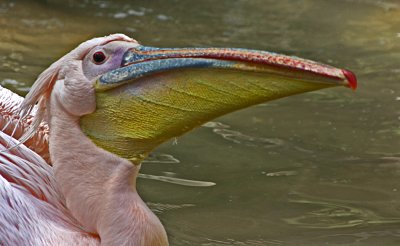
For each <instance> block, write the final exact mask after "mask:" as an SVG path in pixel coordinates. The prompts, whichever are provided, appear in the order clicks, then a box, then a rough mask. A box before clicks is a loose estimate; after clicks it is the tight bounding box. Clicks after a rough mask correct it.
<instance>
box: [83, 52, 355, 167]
mask: <svg viewBox="0 0 400 246" xmlns="http://www.w3.org/2000/svg"><path fill="white" fill-rule="evenodd" d="M333 86H346V87H350V88H352V89H355V88H356V86H357V80H356V77H355V75H354V74H353V73H352V72H350V71H348V70H344V69H338V68H334V67H331V66H328V65H324V64H320V63H317V62H313V61H310V60H305V59H301V58H298V57H289V56H285V55H279V54H275V53H270V52H265V51H256V50H247V49H231V48H183V49H167V48H161V49H160V48H153V47H145V46H137V47H134V48H131V49H130V50H128V51H127V52H126V53H125V55H124V58H123V61H122V66H121V68H119V69H116V70H113V71H111V72H108V73H106V74H104V75H103V76H101V77H100V78H99V79H98V80H97V82H96V85H95V88H96V100H97V108H96V111H95V112H94V113H92V114H89V115H86V116H84V117H83V118H82V119H81V127H82V129H83V131H84V132H85V134H86V135H87V136H88V137H89V138H91V139H92V141H93V142H94V143H96V144H97V145H98V146H100V147H102V148H104V149H106V150H108V151H110V152H113V153H115V154H118V155H120V156H122V157H124V158H128V159H130V160H132V162H133V163H139V162H140V161H141V160H142V159H143V158H144V157H145V156H146V155H147V154H148V153H149V152H150V151H151V150H153V149H154V148H155V147H157V146H158V145H159V144H161V143H163V142H165V141H167V140H168V139H170V138H173V137H177V136H180V135H182V134H183V133H185V132H187V131H189V130H191V129H193V128H195V127H198V126H200V125H202V124H203V123H205V122H207V121H209V120H212V119H214V118H216V117H218V116H221V115H224V114H227V113H229V112H232V111H235V110H238V109H242V108H246V107H249V106H251V105H255V104H259V103H263V102H266V101H269V100H273V99H278V98H282V97H285V96H289V95H294V94H299V93H303V92H307V91H313V90H319V89H323V88H327V87H333Z"/></svg>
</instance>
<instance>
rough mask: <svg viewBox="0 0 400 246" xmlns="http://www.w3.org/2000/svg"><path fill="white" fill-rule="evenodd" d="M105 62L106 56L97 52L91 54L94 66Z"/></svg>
mask: <svg viewBox="0 0 400 246" xmlns="http://www.w3.org/2000/svg"><path fill="white" fill-rule="evenodd" d="M105 60H106V55H105V54H104V53H103V52H101V51H97V52H95V53H94V54H93V61H94V63H96V64H98V65H99V64H102V63H103V62H104V61H105Z"/></svg>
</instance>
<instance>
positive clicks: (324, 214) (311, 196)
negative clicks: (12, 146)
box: [0, 0, 400, 246]
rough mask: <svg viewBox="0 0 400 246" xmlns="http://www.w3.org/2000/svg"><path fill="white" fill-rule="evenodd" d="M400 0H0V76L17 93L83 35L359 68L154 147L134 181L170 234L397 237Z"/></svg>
mask: <svg viewBox="0 0 400 246" xmlns="http://www.w3.org/2000/svg"><path fill="white" fill-rule="evenodd" d="M399 27H400V3H398V2H397V1H394V0H392V1H389V0H387V1H384V0H382V1H381V0H380V1H373V0H337V1H320V0H301V1H291V0H280V1H272V0H251V1H250V0H247V1H244V0H219V1H212V0H202V1H198V0H171V1H161V0H158V1H144V0H141V1H97V0H86V1H77V0H76V1H74V0H70V1H61V0H60V1H58V0H49V1H17V0H15V1H11V0H3V1H1V2H0V30H1V31H0V83H1V85H2V86H5V87H7V88H10V89H12V90H14V91H16V92H18V93H19V94H21V95H24V94H26V92H27V91H28V89H29V87H30V85H31V84H32V83H33V81H34V80H35V78H36V76H37V75H38V74H39V73H40V72H41V71H42V70H44V69H45V68H46V67H47V66H48V65H50V64H51V63H52V62H53V61H55V60H56V59H58V58H59V57H60V56H62V55H63V54H65V53H66V52H67V51H69V50H71V49H72V48H73V47H75V46H76V45H77V44H79V43H80V42H81V41H83V40H86V39H89V38H91V37H94V36H102V35H106V34H109V33H115V32H122V33H125V34H127V35H129V36H131V37H134V38H135V39H137V40H139V41H140V42H141V43H143V44H145V45H152V46H160V47H183V46H218V47H243V48H253V49H262V50H269V51H275V52H280V53H285V54H289V55H296V56H300V57H305V58H309V59H313V60H318V61H321V62H325V63H329V64H332V65H334V66H338V67H344V68H348V69H351V70H353V71H354V72H355V73H356V74H357V75H358V77H359V81H360V83H359V89H358V90H357V91H356V92H352V91H351V90H347V89H344V88H335V89H328V90H323V91H319V92H314V93H308V94H304V95H299V96H294V97H290V98H285V99H281V100H278V101H273V102H270V103H267V104H264V105H258V106H255V107H252V108H248V109H245V110H242V111H239V112H236V113H233V114H230V115H227V116H224V117H221V118H219V119H216V120H214V121H213V122H210V123H208V124H206V125H205V126H204V127H201V128H199V129H197V130H195V131H192V132H191V133H189V134H187V135H185V136H183V137H180V138H178V139H176V140H174V141H171V142H168V143H166V144H164V145H162V146H161V147H159V148H158V149H157V150H156V151H155V152H154V153H153V155H152V156H151V157H150V158H149V159H148V160H147V161H146V164H145V165H143V168H142V176H141V178H140V179H139V181H138V182H139V184H138V186H139V190H140V193H141V194H142V196H143V197H144V199H145V200H146V201H148V204H149V206H150V207H151V208H152V209H153V210H154V211H155V212H156V213H157V215H158V216H159V217H160V218H161V220H162V222H163V224H164V225H165V226H166V228H167V231H168V234H169V237H170V241H171V245H206V246H211V245H400V153H399V149H400V148H399V147H400V141H399V140H400V128H399V124H400V107H399V106H400V83H399V82H400V81H399V80H400V67H399V61H400V28H399Z"/></svg>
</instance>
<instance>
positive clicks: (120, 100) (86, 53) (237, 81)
mask: <svg viewBox="0 0 400 246" xmlns="http://www.w3.org/2000/svg"><path fill="white" fill-rule="evenodd" d="M356 83H357V81H356V78H355V76H354V74H353V73H351V72H350V71H348V70H343V69H337V68H334V67H331V66H328V65H324V64H320V63H317V62H313V61H309V60H304V59H300V58H297V57H289V56H284V55H279V54H275V53H269V52H265V51H255V50H247V49H232V48H225V49H224V48H222V49H221V48H182V49H176V48H175V49H168V48H154V47H146V46H142V45H140V44H139V43H138V42H137V41H135V40H133V39H131V38H129V37H127V36H125V35H123V34H114V35H110V36H106V37H101V38H95V39H92V40H89V41H86V42H84V43H82V44H80V45H79V46H78V47H77V48H76V49H74V50H72V51H71V52H70V53H68V54H66V55H65V56H63V57H62V58H60V59H59V60H58V61H56V62H55V63H53V64H52V65H51V66H50V67H49V68H48V69H46V70H45V71H44V72H43V73H42V74H40V75H39V76H38V78H37V80H36V81H35V83H34V84H33V86H32V88H31V90H30V92H29V93H28V95H27V96H26V98H25V99H22V98H19V97H18V96H16V95H15V94H13V93H12V92H10V91H8V90H6V89H1V90H0V99H1V101H0V123H1V124H2V125H3V127H2V128H3V131H2V132H0V144H1V146H0V147H1V152H0V245H4V246H6V245H135V246H147V245H157V246H165V245H168V238H167V234H166V232H165V229H164V227H163V225H162V224H161V222H160V220H159V219H158V218H157V217H156V216H155V215H154V213H152V211H151V210H150V209H149V208H148V207H147V205H146V203H145V202H143V200H142V199H141V198H140V196H139V194H138V193H137V191H136V178H137V176H138V173H139V169H140V163H141V161H142V160H143V159H144V158H145V157H146V156H147V154H148V153H149V152H151V151H152V150H153V149H154V148H155V147H157V146H158V145H159V144H161V143H162V142H165V141H167V140H168V139H170V138H173V137H177V136H180V135H182V134H184V133H185V132H188V131H190V130H191V129H193V128H195V127H197V126H200V125H201V124H203V123H205V122H207V121H209V120H211V119H213V118H216V117H218V116H221V115H223V114H226V113H229V112H232V111H235V110H238V109H241V108H245V107H248V106H251V105H254V104H258V103H262V102H266V101H269V100H273V99H277V98H281V97H285V96H289V95H293V94H298V93H303V92H307V91H313V90H318V89H323V88H327V87H333V86H347V87H350V88H353V89H355V87H356Z"/></svg>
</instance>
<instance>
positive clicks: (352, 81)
mask: <svg viewBox="0 0 400 246" xmlns="http://www.w3.org/2000/svg"><path fill="white" fill-rule="evenodd" d="M342 72H343V75H344V76H345V77H346V79H347V81H348V82H349V84H348V86H349V87H350V88H351V89H353V90H355V89H357V77H356V75H355V74H354V73H353V72H352V71H350V70H346V69H342Z"/></svg>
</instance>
